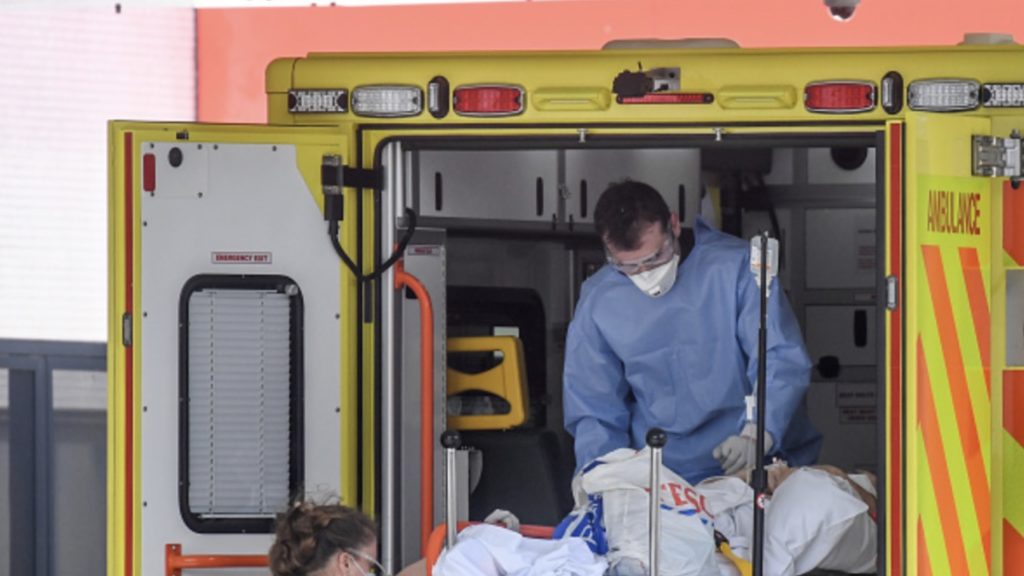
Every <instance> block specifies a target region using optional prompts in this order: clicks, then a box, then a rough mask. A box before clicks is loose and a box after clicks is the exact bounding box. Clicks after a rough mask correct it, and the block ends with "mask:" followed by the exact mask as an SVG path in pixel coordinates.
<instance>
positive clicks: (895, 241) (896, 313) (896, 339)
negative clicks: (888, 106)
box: [887, 124, 903, 574]
mask: <svg viewBox="0 0 1024 576" xmlns="http://www.w3.org/2000/svg"><path fill="white" fill-rule="evenodd" d="M889 135H890V138H889V227H890V230H891V234H890V237H889V260H890V262H891V265H892V268H891V269H890V270H889V274H890V275H892V276H894V277H895V278H896V285H897V286H898V287H901V288H902V286H903V262H902V258H903V236H902V224H903V126H902V125H901V124H893V125H892V126H891V127H890V128H889ZM897 302H898V303H897V306H896V309H895V310H893V311H892V317H891V324H890V332H889V357H890V358H889V383H890V388H889V410H890V413H891V415H892V416H891V417H892V444H891V445H890V446H889V467H888V470H887V472H888V473H889V478H890V486H891V487H892V488H891V490H890V492H889V494H888V497H889V500H890V502H891V503H892V505H891V506H890V509H891V510H892V518H891V519H890V521H889V526H888V530H889V541H890V544H891V550H892V557H891V558H890V559H889V565H890V572H891V573H892V574H902V573H903V569H902V566H903V485H902V481H903V403H902V402H903V313H902V311H901V306H902V304H903V303H902V299H901V298H899V297H898V296H897Z"/></svg>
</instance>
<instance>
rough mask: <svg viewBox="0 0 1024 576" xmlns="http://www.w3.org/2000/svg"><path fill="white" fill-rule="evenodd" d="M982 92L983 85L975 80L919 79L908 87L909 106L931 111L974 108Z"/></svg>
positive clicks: (913, 108) (912, 108) (914, 108)
mask: <svg viewBox="0 0 1024 576" xmlns="http://www.w3.org/2000/svg"><path fill="white" fill-rule="evenodd" d="M980 92H981V85H980V84H979V83H978V82H975V81H974V80H963V79H936V80H918V81H916V82H911V83H910V86H908V87H907V106H910V109H911V110H927V111H931V112H954V111H957V110H974V109H975V108H977V107H978V104H979V103H980V102H979V100H980V98H981V96H980Z"/></svg>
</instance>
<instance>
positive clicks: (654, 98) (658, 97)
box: [615, 92, 715, 104]
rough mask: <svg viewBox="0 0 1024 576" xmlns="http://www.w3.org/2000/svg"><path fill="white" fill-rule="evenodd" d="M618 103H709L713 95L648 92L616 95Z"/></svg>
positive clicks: (712, 100)
mask: <svg viewBox="0 0 1024 576" xmlns="http://www.w3.org/2000/svg"><path fill="white" fill-rule="evenodd" d="M615 101H616V102H618V103H619V104H711V103H712V102H714V101H715V96H714V95H713V94H709V93H707V92H648V93H647V94H644V95H643V96H616V97H615Z"/></svg>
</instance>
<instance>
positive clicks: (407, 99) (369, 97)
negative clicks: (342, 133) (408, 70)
mask: <svg viewBox="0 0 1024 576" xmlns="http://www.w3.org/2000/svg"><path fill="white" fill-rule="evenodd" d="M352 111H353V112H355V113H356V114H358V115H360V116H371V117H375V118H401V117H405V116H416V115H418V114H419V113H420V112H422V111H423V90H421V89H420V87H419V86H399V85H385V84H379V85H373V86H360V87H358V88H356V89H355V90H353V91H352Z"/></svg>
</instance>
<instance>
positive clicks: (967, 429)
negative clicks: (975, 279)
mask: <svg viewBox="0 0 1024 576" xmlns="http://www.w3.org/2000/svg"><path fill="white" fill-rule="evenodd" d="M921 252H922V253H923V255H924V268H925V273H926V274H927V277H928V287H929V290H930V291H931V295H932V308H933V310H934V312H935V320H936V322H937V323H938V327H939V340H940V342H941V344H942V356H943V360H944V361H945V363H946V378H947V379H948V381H949V392H950V394H952V396H953V412H954V414H955V415H956V424H957V428H958V429H959V430H960V446H956V447H954V448H955V449H957V452H960V456H961V457H962V458H963V459H964V463H965V465H966V467H967V477H968V479H969V481H970V484H971V489H970V494H966V495H964V496H962V497H963V498H970V499H971V500H972V501H973V502H974V510H975V512H976V513H977V519H978V529H979V530H980V531H981V538H982V541H983V542H984V543H985V557H986V558H987V559H990V558H991V555H990V552H991V550H990V548H989V543H990V541H991V538H990V536H991V533H992V528H991V526H990V525H989V518H990V517H991V511H990V509H989V508H990V506H989V494H990V491H989V485H988V477H987V476H986V474H985V461H984V458H983V456H982V453H981V440H980V438H979V436H978V423H977V421H975V419H974V410H973V405H972V403H971V391H970V389H969V387H968V384H967V371H966V369H965V368H964V359H963V351H962V350H961V349H960V339H959V338H958V336H957V331H956V321H955V320H954V318H953V303H952V301H951V300H950V295H949V286H948V285H947V283H946V271H945V268H944V266H943V264H942V252H941V251H940V249H939V247H938V246H921ZM943 458H945V456H943ZM950 502H952V500H950Z"/></svg>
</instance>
